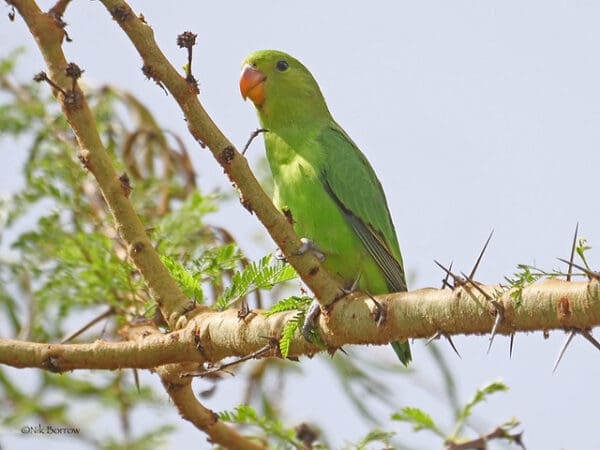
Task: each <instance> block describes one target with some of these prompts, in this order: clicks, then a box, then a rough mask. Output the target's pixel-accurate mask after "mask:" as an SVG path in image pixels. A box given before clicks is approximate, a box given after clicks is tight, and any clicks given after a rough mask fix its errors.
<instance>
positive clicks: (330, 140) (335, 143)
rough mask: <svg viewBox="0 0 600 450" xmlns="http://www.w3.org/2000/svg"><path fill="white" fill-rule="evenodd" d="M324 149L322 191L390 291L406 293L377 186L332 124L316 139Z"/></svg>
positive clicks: (360, 157)
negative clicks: (365, 252) (360, 243)
mask: <svg viewBox="0 0 600 450" xmlns="http://www.w3.org/2000/svg"><path fill="white" fill-rule="evenodd" d="M317 141H318V142H319V144H320V145H323V146H324V148H326V149H327V151H326V152H325V153H326V158H327V161H328V163H327V164H325V167H324V168H323V170H322V172H321V176H322V180H323V183H324V186H325V189H326V190H327V192H328V193H329V195H330V196H331V197H332V198H333V200H334V201H335V203H336V204H337V205H338V207H339V208H340V210H341V211H342V213H343V214H344V217H345V218H346V220H347V221H348V223H349V224H350V226H351V227H352V229H353V230H354V232H355V233H356V235H357V236H358V238H359V239H360V241H361V242H362V244H363V245H364V246H365V248H366V249H367V252H368V253H369V254H370V255H371V257H372V258H373V260H374V261H375V262H376V264H377V266H378V267H379V268H380V269H381V272H382V273H383V274H384V276H385V279H386V282H387V284H388V287H389V288H390V290H392V291H395V292H398V291H406V279H405V276H404V268H403V266H402V256H401V254H400V247H399V245H398V240H397V237H396V231H395V229H394V225H393V223H392V219H391V216H390V212H389V209H388V206H387V202H386V199H385V194H384V193H383V188H382V187H381V183H380V182H379V180H378V179H377V176H376V175H375V172H374V171H373V168H372V167H371V165H370V164H369V162H368V161H367V159H366V158H365V156H364V155H363V154H362V152H361V151H360V150H359V149H358V147H356V145H355V144H354V142H352V140H351V139H350V138H349V137H348V136H347V135H346V133H345V132H344V131H343V130H342V129H341V128H340V127H339V126H338V125H337V124H334V125H332V126H330V127H327V128H326V129H324V130H323V132H322V133H321V135H320V136H319V137H318V138H317Z"/></svg>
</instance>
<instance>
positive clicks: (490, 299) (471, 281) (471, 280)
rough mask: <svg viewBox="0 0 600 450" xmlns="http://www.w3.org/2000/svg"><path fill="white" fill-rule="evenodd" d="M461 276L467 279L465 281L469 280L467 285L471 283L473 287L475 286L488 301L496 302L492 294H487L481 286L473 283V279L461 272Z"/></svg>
mask: <svg viewBox="0 0 600 450" xmlns="http://www.w3.org/2000/svg"><path fill="white" fill-rule="evenodd" d="M460 274H461V275H462V276H463V277H465V279H466V280H467V283H471V286H473V287H474V288H475V289H477V290H478V291H479V293H480V294H481V295H483V296H484V297H485V298H486V300H489V301H493V300H494V299H493V297H492V296H491V295H490V294H488V293H487V292H485V291H484V290H483V289H481V286H479V285H478V284H477V283H476V282H475V281H473V279H472V278H471V277H469V276H467V275H465V274H464V273H463V272H461V273H460Z"/></svg>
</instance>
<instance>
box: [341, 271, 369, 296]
mask: <svg viewBox="0 0 600 450" xmlns="http://www.w3.org/2000/svg"><path fill="white" fill-rule="evenodd" d="M361 276H362V272H361V273H359V274H358V276H357V277H356V279H355V280H354V281H353V282H352V285H351V286H350V287H349V288H342V292H343V293H344V295H349V294H352V293H353V292H356V291H358V290H359V289H358V283H359V282H360V277H361ZM367 295H369V296H370V294H369V293H368V292H367Z"/></svg>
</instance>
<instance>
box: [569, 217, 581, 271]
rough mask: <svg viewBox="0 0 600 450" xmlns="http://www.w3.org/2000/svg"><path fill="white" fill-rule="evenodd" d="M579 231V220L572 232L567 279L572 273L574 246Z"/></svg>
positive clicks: (575, 245)
mask: <svg viewBox="0 0 600 450" xmlns="http://www.w3.org/2000/svg"><path fill="white" fill-rule="evenodd" d="M578 231H579V222H577V225H575V234H573V243H572V244H571V256H570V257H569V271H568V272H567V281H571V274H572V273H573V259H574V258H575V247H577V232H578Z"/></svg>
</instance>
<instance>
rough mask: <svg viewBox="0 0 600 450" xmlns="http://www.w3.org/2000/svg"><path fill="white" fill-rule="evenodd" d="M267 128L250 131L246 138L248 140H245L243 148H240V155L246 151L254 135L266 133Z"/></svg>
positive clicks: (254, 137)
mask: <svg viewBox="0 0 600 450" xmlns="http://www.w3.org/2000/svg"><path fill="white" fill-rule="evenodd" d="M267 131H269V130H267V129H266V128H257V129H256V130H254V131H253V132H252V134H251V135H250V138H249V139H248V142H246V145H244V150H242V155H245V154H246V151H247V150H248V147H250V144H252V141H253V140H254V139H256V137H257V136H258V135H259V134H260V133H266V132H267Z"/></svg>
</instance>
